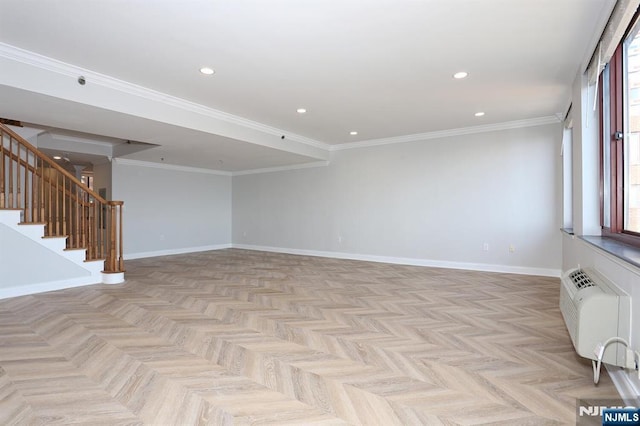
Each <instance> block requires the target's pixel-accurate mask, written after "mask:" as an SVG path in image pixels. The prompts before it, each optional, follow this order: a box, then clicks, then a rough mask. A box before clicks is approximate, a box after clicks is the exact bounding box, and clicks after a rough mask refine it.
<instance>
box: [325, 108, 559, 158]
mask: <svg viewBox="0 0 640 426" xmlns="http://www.w3.org/2000/svg"><path fill="white" fill-rule="evenodd" d="M560 121H561V120H559V119H558V117H555V116H549V117H539V118H531V119H527V120H517V121H508V122H505V123H496V124H485V125H481V126H471V127H462V128H459V129H449V130H441V131H437V132H427V133H417V134H414V135H405V136H394V137H391V138H383V139H370V140H366V141H360V142H350V143H345V144H341V145H332V146H331V148H330V150H331V151H342V150H345V149H356V148H368V147H371V146H380V145H391V144H396V143H405V142H417V141H423V140H427V139H440V138H446V137H451V136H461V135H471V134H474V133H485V132H493V131H499V130H508V129H518V128H522V127H533V126H542V125H546V124H553V123H559V122H560Z"/></svg>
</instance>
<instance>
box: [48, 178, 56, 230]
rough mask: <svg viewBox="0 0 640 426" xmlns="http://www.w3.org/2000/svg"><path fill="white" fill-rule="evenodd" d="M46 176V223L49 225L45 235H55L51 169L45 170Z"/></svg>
mask: <svg viewBox="0 0 640 426" xmlns="http://www.w3.org/2000/svg"><path fill="white" fill-rule="evenodd" d="M47 174H48V175H49V176H48V185H47V186H48V187H49V203H48V204H47V218H48V220H47V222H48V223H49V225H48V226H49V231H48V232H47V235H54V233H55V228H54V226H53V180H52V178H51V175H52V169H51V167H48V168H47Z"/></svg>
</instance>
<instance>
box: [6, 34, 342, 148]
mask: <svg viewBox="0 0 640 426" xmlns="http://www.w3.org/2000/svg"><path fill="white" fill-rule="evenodd" d="M0 57H4V58H7V59H10V60H13V61H17V62H21V63H23V64H26V65H30V66H34V67H36V68H40V69H43V70H47V71H50V72H54V73H57V74H62V75H66V76H69V77H74V78H76V77H78V76H83V77H84V78H85V79H86V81H87V83H88V84H98V85H101V86H104V87H107V88H110V89H113V90H117V91H120V92H123V93H127V94H130V95H133V96H138V97H141V98H144V99H147V100H150V101H155V102H161V103H164V104H167V105H170V106H173V107H176V108H180V109H183V110H185V111H189V112H193V113H197V114H201V115H204V116H207V117H211V118H215V119H218V120H221V121H225V122H227V123H232V124H236V125H239V126H242V127H245V128H248V129H252V130H257V131H260V132H263V133H267V134H270V135H274V136H282V135H286V137H287V139H288V140H291V141H294V142H298V143H302V144H304V145H309V146H312V147H314V148H318V149H322V150H325V151H328V150H329V149H330V145H329V144H326V143H324V142H320V141H317V140H315V139H311V138H307V137H305V136H302V135H298V134H295V133H290V132H288V131H286V130H282V129H278V128H276V127H272V126H268V125H266V124H262V123H259V122H257V121H253V120H248V119H246V118H243V117H240V116H237V115H233V114H229V113H226V112H223V111H220V110H217V109H213V108H209V107H206V106H204V105H201V104H198V103H195V102H191V101H187V100H185V99H182V98H178V97H176V96H171V95H168V94H166V93H162V92H158V91H156V90H152V89H148V88H146V87H143V86H138V85H137V84H132V83H129V82H126V81H124V80H119V79H117V78H114V77H111V76H108V75H105V74H100V73H98V72H95V71H91V70H88V69H85V68H81V67H78V66H76V65H71V64H68V63H66V62H62V61H58V60H57V59H53V58H50V57H48V56H44V55H40V54H37V53H34V52H31V51H29V50H24V49H20V48H18V47H15V46H12V45H10V44H6V43H2V42H0Z"/></svg>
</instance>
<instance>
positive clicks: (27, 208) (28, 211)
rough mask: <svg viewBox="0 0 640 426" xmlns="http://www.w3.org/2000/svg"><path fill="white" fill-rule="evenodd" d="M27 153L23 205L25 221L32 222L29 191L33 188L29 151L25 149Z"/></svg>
mask: <svg viewBox="0 0 640 426" xmlns="http://www.w3.org/2000/svg"><path fill="white" fill-rule="evenodd" d="M25 154H26V158H25V160H24V165H23V168H24V206H23V211H24V219H23V220H24V221H25V222H31V194H30V193H29V190H30V189H31V185H30V183H31V181H30V180H29V179H30V178H31V173H30V170H29V151H27V150H26V149H25Z"/></svg>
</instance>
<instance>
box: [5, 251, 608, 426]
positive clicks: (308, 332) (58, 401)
mask: <svg viewBox="0 0 640 426" xmlns="http://www.w3.org/2000/svg"><path fill="white" fill-rule="evenodd" d="M126 276H127V282H126V283H125V284H121V285H115V286H106V285H96V286H89V287H83V288H76V289H68V290H63V291H56V292H50V293H45V294H39V295H33V296H23V297H17V298H12V299H6V300H1V301H0V424H2V425H13V424H16V425H40V424H87V425H99V424H123V425H124V424H149V425H156V424H157V425H161V424H162V425H164V424H167V425H170V424H171V425H173V424H176V425H196V424H198V425H200V424H202V425H205V424H223V425H226V424H238V425H244V424H274V425H293V424H295V425H321V424H322V425H339V424H365V425H418V424H426V425H438V424H446V425H450V424H504V425H538V424H574V423H575V405H576V398H587V397H590V398H611V397H617V393H616V391H615V388H614V386H613V385H612V383H611V381H610V379H609V377H608V376H607V375H606V374H604V377H602V378H601V382H600V384H599V385H598V386H597V387H595V386H594V385H593V382H592V373H591V366H590V363H589V362H587V361H585V360H582V359H580V358H579V357H578V356H577V355H576V354H575V351H574V350H573V347H572V345H571V342H570V339H569V336H568V334H567V332H566V329H565V327H564V323H563V321H562V318H561V315H560V312H559V309H558V294H559V280H558V279H554V278H545V277H532V276H521V275H512V274H496V273H485V272H472V271H457V270H444V269H433V268H423V267H413V266H400V265H388V264H379V263H368V262H359V261H349V260H336V259H325V258H314V257H305V256H292V255H285V254H273V253H263V252H256V251H245V250H237V249H229V250H220V251H214V252H204V253H196V254H188V255H178V256H168V257H158V258H150V259H141V260H135V261H128V262H127V275H126Z"/></svg>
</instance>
